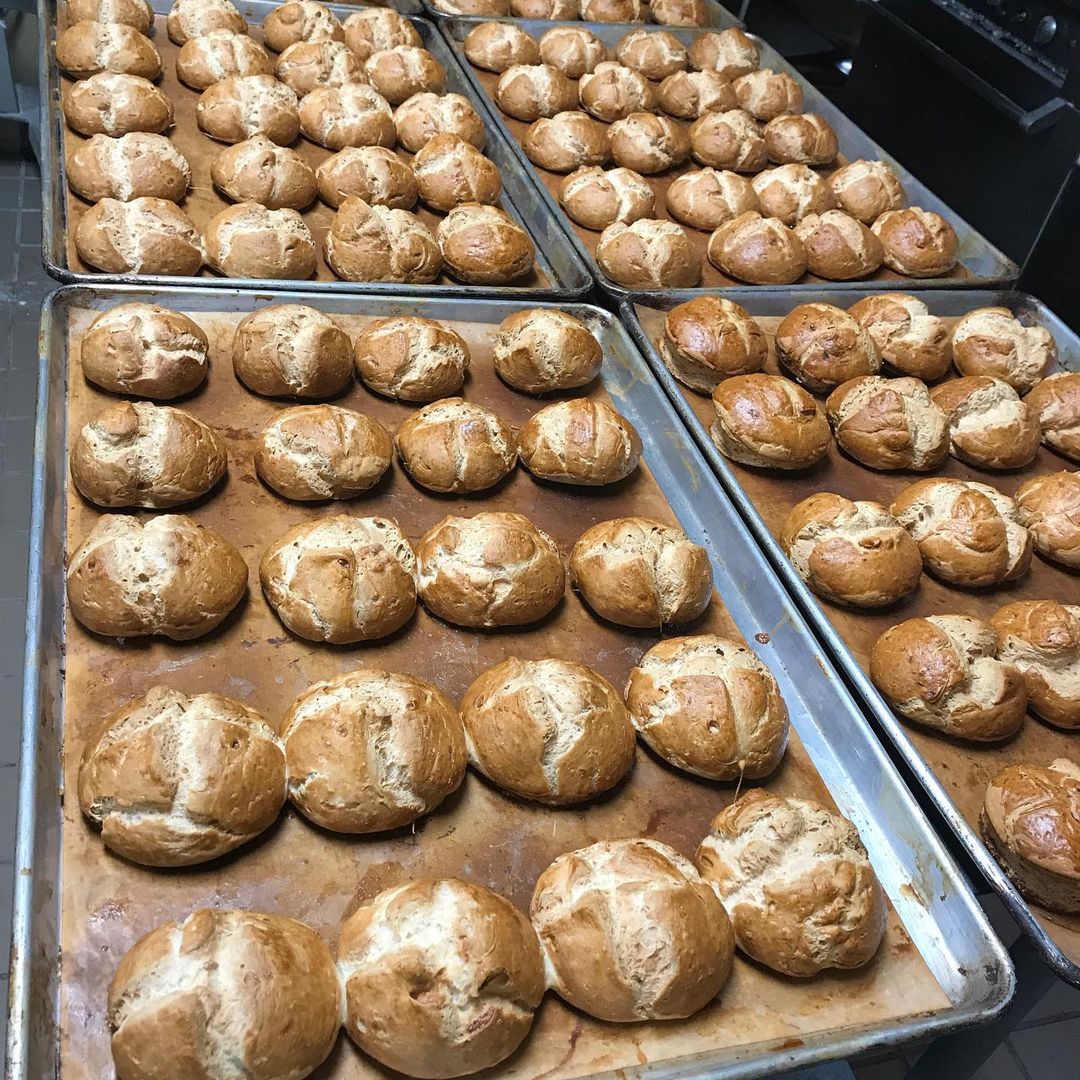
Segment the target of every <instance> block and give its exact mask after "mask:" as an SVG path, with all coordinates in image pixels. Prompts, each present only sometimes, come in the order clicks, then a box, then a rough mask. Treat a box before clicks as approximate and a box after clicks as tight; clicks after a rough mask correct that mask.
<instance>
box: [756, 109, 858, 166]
mask: <svg viewBox="0 0 1080 1080" xmlns="http://www.w3.org/2000/svg"><path fill="white" fill-rule="evenodd" d="M761 134H762V138H764V140H765V150H766V151H767V153H768V155H769V160H770V161H772V162H774V163H775V164H777V165H788V164H796V163H797V164H800V165H814V166H820V165H828V164H829V163H830V162H832V161H835V160H836V154H837V152H838V149H839V146H838V143H837V140H836V132H835V131H833V128H832V125H831V124H830V123H829V121H828V120H826V119H825V118H824V117H823V116H819V115H818V114H817V113H796V114H794V115H792V114H789V113H782V114H781V115H780V116H774V117H773V118H772V119H771V120H770V121H769V122H768V123H767V124H766V125H765V128H764V130H763V131H762V133H761Z"/></svg>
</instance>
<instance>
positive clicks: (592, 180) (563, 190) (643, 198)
mask: <svg viewBox="0 0 1080 1080" xmlns="http://www.w3.org/2000/svg"><path fill="white" fill-rule="evenodd" d="M560 115H564V114H561V113H560ZM569 115H572V116H580V115H581V114H580V113H571V114H569ZM555 119H556V120H557V119H558V117H556V118H555ZM536 123H537V124H545V123H554V121H548V120H537V121H536ZM589 123H595V121H592V120H590V121H589ZM534 126H535V125H534ZM526 153H528V150H527V149H526ZM559 205H560V206H562V208H563V209H564V210H565V211H566V213H567V215H568V216H569V217H570V218H572V219H573V220H574V221H576V222H577V223H578V224H579V225H583V226H584V227H585V228H586V229H595V230H598V231H599V230H602V229H606V228H607V227H608V226H609V225H612V224H614V223H615V222H616V221H622V222H624V223H626V224H630V222H632V221H638V220H639V219H640V218H646V217H653V216H654V215H655V213H656V199H655V196H654V195H653V190H652V188H651V187H650V186H649V184H648V181H646V180H645V178H644V177H643V176H641V175H639V174H638V173H636V172H634V170H633V169H602V168H600V166H598V165H591V166H586V167H585V168H581V169H575V170H574V172H572V173H571V174H570V175H569V176H568V177H566V179H565V180H563V182H562V184H561V185H560V187H559Z"/></svg>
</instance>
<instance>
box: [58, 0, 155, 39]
mask: <svg viewBox="0 0 1080 1080" xmlns="http://www.w3.org/2000/svg"><path fill="white" fill-rule="evenodd" d="M67 11H68V19H69V20H71V21H72V22H79V21H81V20H82V19H94V20H96V21H97V22H105V23H125V24H126V25H128V26H134V27H135V29H136V30H138V31H139V33H140V34H145V33H147V32H148V31H149V30H150V28H151V27H152V26H153V25H154V10H153V8H151V7H150V4H149V3H148V0H70V2H69V3H68V5H67Z"/></svg>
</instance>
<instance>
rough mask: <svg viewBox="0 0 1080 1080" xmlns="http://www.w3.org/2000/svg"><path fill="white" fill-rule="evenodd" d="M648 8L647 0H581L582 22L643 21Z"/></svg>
mask: <svg viewBox="0 0 1080 1080" xmlns="http://www.w3.org/2000/svg"><path fill="white" fill-rule="evenodd" d="M511 2H513V0H511ZM648 10H649V9H648V7H647V6H646V3H645V0H581V19H582V22H615V23H626V22H643V21H644V19H645V16H646V15H647V13H648Z"/></svg>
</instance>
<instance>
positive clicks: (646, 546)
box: [570, 517, 713, 629]
mask: <svg viewBox="0 0 1080 1080" xmlns="http://www.w3.org/2000/svg"><path fill="white" fill-rule="evenodd" d="M570 580H571V581H572V582H573V585H574V588H575V589H576V590H577V591H578V592H580V593H581V595H582V597H583V598H584V600H585V602H586V603H587V604H588V605H589V607H591V608H592V609H593V611H595V612H596V614H597V615H599V616H600V617H601V618H604V619H608V620H609V621H610V622H613V623H618V624H619V625H620V626H648V627H652V628H654V629H655V628H657V627H660V626H663V625H665V624H669V623H670V624H679V623H688V622H692V621H693V620H694V619H696V618H697V617H698V616H699V615H700V614H701V613H702V612H703V611H704V610H705V609H706V608H707V607H708V606H709V601H710V600H712V593H713V581H712V568H711V567H710V566H709V556H708V554H707V553H706V551H705V549H704V548H703V547H699V546H698V545H697V544H695V543H693V542H692V541H691V540H690V538H689V537H688V536H687V535H686V533H684V532H683V531H682V529H680V528H679V527H678V526H675V525H665V524H664V523H663V522H661V521H655V520H653V519H652V518H645V517H625V518H616V519H614V520H612V521H601V522H600V524H598V525H594V526H593V527H592V528H591V529H586V530H585V532H583V533H582V534H581V536H580V537H579V538H578V542H577V543H576V544H575V545H574V549H573V551H572V552H571V553H570Z"/></svg>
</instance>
